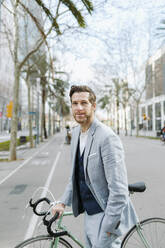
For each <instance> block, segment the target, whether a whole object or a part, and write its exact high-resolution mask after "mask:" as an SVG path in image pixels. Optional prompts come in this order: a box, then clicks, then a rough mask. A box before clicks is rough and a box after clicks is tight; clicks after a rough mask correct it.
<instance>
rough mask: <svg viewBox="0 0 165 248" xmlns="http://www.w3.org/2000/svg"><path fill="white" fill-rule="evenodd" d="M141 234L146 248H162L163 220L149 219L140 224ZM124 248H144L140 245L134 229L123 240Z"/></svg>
mask: <svg viewBox="0 0 165 248" xmlns="http://www.w3.org/2000/svg"><path fill="white" fill-rule="evenodd" d="M141 227H142V234H143V235H144V237H145V239H146V241H147V243H148V245H149V246H148V248H164V246H165V220H164V219H149V220H146V221H144V222H142V223H141ZM122 247H123V248H124V247H125V248H135V247H136V248H146V247H147V246H145V245H144V244H143V243H142V240H141V238H140V236H139V235H138V233H137V231H136V229H133V230H132V231H131V232H130V233H129V234H128V235H127V236H126V238H125V239H124V241H123V245H122Z"/></svg>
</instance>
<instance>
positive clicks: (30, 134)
mask: <svg viewBox="0 0 165 248" xmlns="http://www.w3.org/2000/svg"><path fill="white" fill-rule="evenodd" d="M27 88H28V122H29V141H30V148H33V146H34V143H33V133H32V107H31V87H30V82H29V78H27Z"/></svg>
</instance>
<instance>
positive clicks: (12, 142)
mask: <svg viewBox="0 0 165 248" xmlns="http://www.w3.org/2000/svg"><path fill="white" fill-rule="evenodd" d="M13 7H14V9H13V10H14V27H15V33H14V87H13V112H12V121H11V137H10V154H9V159H10V160H16V159H17V154H16V147H17V128H18V106H19V84H20V68H19V62H18V46H19V27H18V13H17V7H18V2H17V1H16V2H15V3H14V6H13Z"/></svg>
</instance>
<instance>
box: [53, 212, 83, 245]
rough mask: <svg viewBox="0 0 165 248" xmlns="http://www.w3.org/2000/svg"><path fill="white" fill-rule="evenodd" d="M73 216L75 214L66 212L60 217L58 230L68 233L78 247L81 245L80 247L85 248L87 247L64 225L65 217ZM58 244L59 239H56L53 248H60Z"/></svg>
mask: <svg viewBox="0 0 165 248" xmlns="http://www.w3.org/2000/svg"><path fill="white" fill-rule="evenodd" d="M71 215H73V212H64V214H63V215H62V216H61V217H60V219H59V221H58V223H57V228H58V230H59V231H66V232H67V233H68V234H67V236H69V237H70V238H71V239H72V240H73V241H74V242H75V243H76V244H77V245H79V247H81V248H85V246H84V245H83V244H82V243H81V242H80V241H79V240H78V239H77V238H76V237H75V236H73V235H72V233H71V232H69V231H68V229H67V228H66V227H65V226H64V225H62V219H63V217H64V216H71ZM58 243H59V237H57V238H55V242H54V244H51V248H58Z"/></svg>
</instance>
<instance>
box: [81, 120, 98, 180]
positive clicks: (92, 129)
mask: <svg viewBox="0 0 165 248" xmlns="http://www.w3.org/2000/svg"><path fill="white" fill-rule="evenodd" d="M96 127H97V119H94V121H93V123H92V125H91V127H90V129H89V133H88V138H87V142H86V147H85V153H84V173H85V178H86V169H87V162H88V155H89V152H90V149H91V146H92V143H93V135H94V133H95V130H96Z"/></svg>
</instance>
